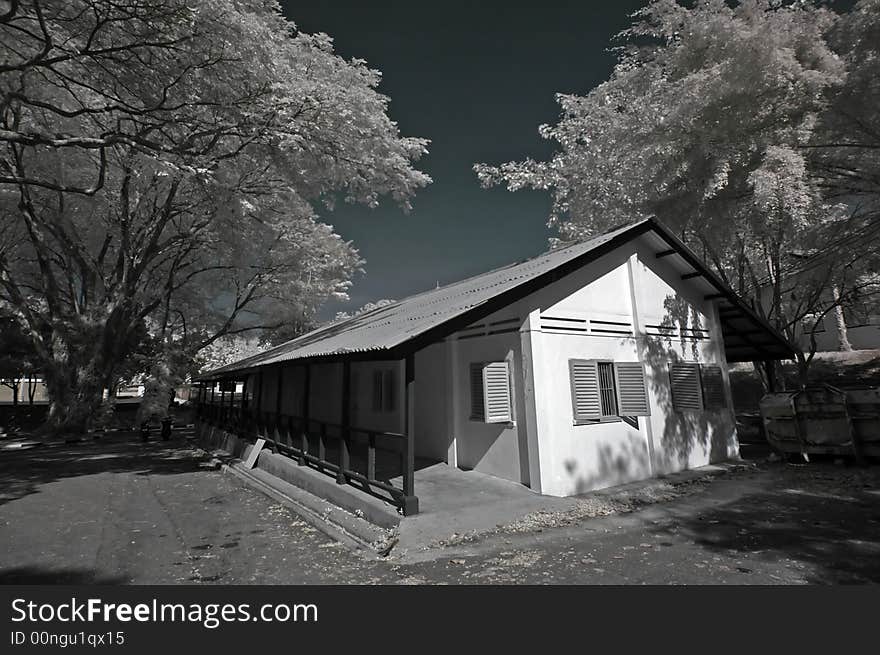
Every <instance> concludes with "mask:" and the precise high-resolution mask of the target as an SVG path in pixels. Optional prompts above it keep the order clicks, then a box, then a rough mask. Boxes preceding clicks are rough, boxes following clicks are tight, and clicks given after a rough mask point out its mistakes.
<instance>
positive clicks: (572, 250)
mask: <svg viewBox="0 0 880 655" xmlns="http://www.w3.org/2000/svg"><path fill="white" fill-rule="evenodd" d="M644 222H646V221H640V222H639V223H634V224H630V225H627V226H625V227H622V228H619V229H617V230H613V231H611V232H606V233H605V234H603V235H601V236H598V237H596V238H594V239H590V240H589V241H583V242H580V243H576V244H573V245H571V246H567V247H564V248H557V249H555V250H550V251H548V252H545V253H543V254H541V255H538V256H537V257H534V258H532V259H528V260H526V261H524V262H520V263H517V264H510V265H508V266H504V267H502V268H498V269H495V270H493V271H489V272H488V273H482V274H480V275H476V276H474V277H471V278H468V279H466V280H462V281H460V282H454V283H452V284H448V285H446V286H444V287H440V288H439V289H432V290H431V291H426V292H424V293H420V294H417V295H414V296H410V297H409V298H404V299H403V300H399V301H397V302H395V303H392V304H390V305H386V306H384V307H379V308H377V309H374V310H371V311H369V312H366V313H364V314H360V315H358V316H355V317H353V318H350V319H345V320H342V321H337V322H335V323H332V324H330V325H326V326H324V327H321V328H318V329H317V330H313V331H312V332H309V333H307V334H304V335H302V336H301V337H297V338H296V339H293V340H292V341H288V342H287V343H283V344H281V345H279V346H275V347H274V348H271V349H269V350H267V351H266V352H263V353H260V354H258V355H254V356H252V357H248V358H247V359H243V360H240V361H238V362H233V363H232V364H228V365H227V366H224V367H222V368H218V369H216V370H214V371H211V372H210V373H211V374H214V373H217V374H219V373H224V372H229V371H236V370H241V369H245V368H251V367H254V366H262V365H267V364H274V363H277V362H284V361H291V360H294V359H305V358H309V357H326V356H330V355H339V354H344V353H353V352H364V351H369V350H387V349H390V348H393V347H395V346H399V345H401V344H403V343H405V342H407V341H409V340H410V339H412V338H414V337H417V336H419V335H420V334H422V333H424V332H426V331H427V330H429V329H431V328H433V327H436V326H438V325H441V324H443V323H446V322H447V321H449V320H451V319H453V318H456V317H458V316H460V315H462V314H464V313H465V312H467V311H469V310H471V309H474V308H475V307H477V306H479V305H481V304H483V303H486V302H488V301H489V300H491V299H493V298H495V297H496V296H498V295H499V294H501V293H503V292H505V291H508V290H511V289H513V288H515V287H517V286H519V285H521V284H523V283H525V282H527V281H529V280H531V279H533V278H535V277H538V276H540V275H542V274H544V273H547V272H549V271H552V270H553V269H555V268H557V267H559V266H560V265H562V264H564V263H566V262H569V261H571V260H573V259H575V258H577V257H580V256H581V255H584V254H586V253H588V252H590V251H591V250H594V249H596V248H597V247H599V246H601V245H602V244H604V243H606V242H608V241H610V240H612V239H613V238H614V237H616V236H618V235H620V234H623V233H625V232H627V231H630V230H632V229H633V228H634V227H635V226H637V225H641V224H642V223H644Z"/></svg>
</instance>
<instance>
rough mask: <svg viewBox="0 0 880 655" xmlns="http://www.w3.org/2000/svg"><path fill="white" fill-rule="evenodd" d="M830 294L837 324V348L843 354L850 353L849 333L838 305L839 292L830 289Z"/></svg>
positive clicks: (840, 306) (841, 309)
mask: <svg viewBox="0 0 880 655" xmlns="http://www.w3.org/2000/svg"><path fill="white" fill-rule="evenodd" d="M831 294H832V295H833V296H834V302H835V303H836V304H835V306H834V320H835V323H836V324H837V348H838V350H841V351H843V352H850V351H852V349H853V347H852V344H851V343H850V342H849V333H848V332H847V329H846V318H845V317H844V315H843V306H842V305H841V304H840V290H839V289H838V288H837V286H833V287H831Z"/></svg>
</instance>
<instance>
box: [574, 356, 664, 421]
mask: <svg viewBox="0 0 880 655" xmlns="http://www.w3.org/2000/svg"><path fill="white" fill-rule="evenodd" d="M568 369H569V380H570V382H571V403H572V414H573V416H574V422H575V424H582V423H596V422H600V421H606V420H608V419H615V420H616V419H618V418H623V417H632V416H649V415H650V413H651V410H650V407H649V405H648V389H647V386H646V384H645V367H644V365H643V364H642V363H641V362H603V361H597V360H593V359H571V360H569V362H568ZM630 422H632V421H630Z"/></svg>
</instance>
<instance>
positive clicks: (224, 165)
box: [0, 0, 430, 429]
mask: <svg viewBox="0 0 880 655" xmlns="http://www.w3.org/2000/svg"><path fill="white" fill-rule="evenodd" d="M379 81H380V74H379V73H378V72H377V71H375V70H372V69H370V68H368V67H367V66H366V64H365V62H363V61H360V60H352V61H345V60H343V59H341V58H340V57H338V56H337V55H335V54H334V52H333V48H332V40H331V39H330V38H329V37H327V36H326V35H322V34H316V35H310V34H304V33H302V32H300V31H298V30H297V29H296V27H295V26H294V25H293V24H291V23H289V22H288V21H286V20H285V19H284V18H283V17H282V15H281V13H280V10H279V8H278V6H277V4H276V2H274V0H210V1H209V0H23V1H21V2H3V3H0V94H2V100H0V301H2V302H3V303H5V304H6V305H7V306H8V307H9V308H11V310H12V311H13V312H14V313H15V315H16V316H17V317H18V319H19V320H20V321H22V323H23V324H24V325H25V326H26V328H27V333H28V334H29V335H30V337H31V339H32V341H33V346H34V350H35V353H36V359H37V362H36V365H37V366H38V367H39V368H40V369H41V372H42V373H43V375H44V378H45V380H46V384H47V386H48V389H49V393H50V397H51V407H50V413H49V416H50V423H51V425H52V426H54V427H55V428H56V429H61V428H78V427H81V426H82V425H83V424H84V423H85V422H86V421H87V420H88V418H89V417H90V416H91V415H92V414H93V413H94V411H95V408H96V407H97V406H98V404H99V403H100V400H101V395H102V390H103V389H104V388H107V387H113V386H114V385H115V384H116V381H117V380H118V379H119V377H120V376H121V375H125V374H130V373H131V368H132V362H133V361H136V356H137V354H138V353H145V352H146V353H149V357H150V358H152V359H155V358H156V357H160V358H161V357H165V358H166V359H169V360H170V359H180V358H181V357H183V358H184V359H186V358H187V357H192V355H193V354H194V353H195V352H196V351H198V350H199V349H200V348H202V347H204V346H206V345H208V344H210V343H212V342H213V341H215V340H216V339H218V338H220V337H221V336H223V335H225V334H236V333H240V332H242V331H252V330H256V329H266V330H273V329H281V328H283V327H284V326H285V325H288V324H290V323H291V322H302V321H304V320H307V319H309V318H310V317H311V315H313V314H314V311H315V310H316V308H317V307H318V306H319V305H320V303H322V302H323V301H324V300H325V299H326V298H328V297H331V296H334V295H344V294H345V292H346V289H347V286H348V284H349V279H350V276H351V275H352V273H353V272H354V271H355V270H356V269H357V267H358V266H359V265H360V260H359V258H358V256H357V253H356V251H355V250H354V249H353V247H352V246H351V244H349V243H347V242H344V241H343V240H342V239H340V238H339V236H338V235H336V234H335V233H334V232H333V230H332V228H331V227H329V226H328V225H326V224H324V223H322V222H321V221H320V220H319V216H318V212H319V210H321V209H322V208H331V207H332V205H333V203H334V202H338V201H344V202H360V203H366V204H368V205H371V206H373V205H376V204H377V203H378V201H379V198H380V197H382V196H383V195H388V196H390V197H391V198H392V199H393V200H394V201H395V202H397V203H399V204H400V205H401V206H403V207H404V208H408V207H409V200H410V198H411V197H412V195H413V194H414V192H415V191H416V190H418V189H419V188H420V187H422V186H424V185H426V184H427V183H428V182H430V180H429V178H428V177H427V176H426V175H424V174H423V173H420V172H419V171H417V170H415V169H414V168H413V162H414V161H416V160H417V159H418V158H419V157H420V156H421V155H422V154H423V153H424V152H425V151H426V150H425V148H426V141H424V140H422V139H414V138H403V137H401V136H400V134H399V132H398V128H397V126H396V124H395V123H394V122H392V121H391V120H390V119H389V117H388V115H387V109H388V99H387V98H386V97H385V96H383V95H381V94H380V93H378V92H377V86H378V84H379ZM148 359H149V358H148ZM152 363H153V362H151V361H146V362H143V365H142V366H140V368H142V369H145V370H146V369H148V368H149V366H150V365H151V364H152Z"/></svg>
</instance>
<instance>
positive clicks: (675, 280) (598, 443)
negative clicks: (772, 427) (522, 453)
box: [521, 242, 737, 496]
mask: <svg viewBox="0 0 880 655" xmlns="http://www.w3.org/2000/svg"><path fill="white" fill-rule="evenodd" d="M634 254H635V255H639V257H638V259H637V260H634V261H635V262H636V263H635V265H634V266H632V265H628V260H629V259H630V256H631V255H634ZM631 271H632V272H631ZM631 276H632V277H633V282H632V283H631V282H630V278H631ZM688 288H689V285H687V284H685V283H682V281H681V277H680V273H678V272H677V271H674V270H672V269H671V268H668V267H666V266H664V265H663V264H662V262H660V261H658V260H657V259H656V257H655V256H654V252H653V251H652V250H650V249H647V248H646V249H644V250H640V249H639V245H638V243H637V242H634V243H633V244H631V246H630V247H624V248H621V249H619V250H617V251H615V252H613V253H611V254H609V255H608V256H606V257H603V258H601V259H599V260H597V261H596V262H593V263H592V264H590V265H588V266H586V267H584V268H583V269H581V270H579V271H577V272H576V273H573V274H571V275H569V276H566V277H565V278H563V279H562V280H559V281H557V282H555V283H553V284H551V285H548V286H547V287H545V288H544V289H541V290H540V291H538V292H536V293H535V294H532V295H531V296H529V297H527V298H525V299H524V300H523V301H521V303H522V304H523V305H524V307H523V309H522V310H521V311H522V312H525V311H528V310H531V311H535V310H537V311H538V312H539V315H538V317H537V320H536V321H535V322H537V323H538V325H537V329H536V326H535V325H534V324H533V325H531V327H530V329H529V345H530V347H531V350H532V353H531V358H532V368H533V376H534V403H535V423H536V432H537V434H536V435H535V436H536V444H537V448H536V450H537V451H538V453H537V454H538V458H539V461H540V491H541V492H542V493H546V494H550V495H557V496H565V495H572V494H577V493H582V492H585V491H589V490H592V489H600V488H603V487H608V486H612V485H616V484H621V483H624V482H628V481H632V480H638V479H643V478H646V477H650V476H651V475H657V474H661V473H668V472H671V471H677V470H682V469H685V468H690V467H694V466H700V465H703V464H707V463H709V462H710V461H717V460H721V459H725V458H727V457H730V456H731V455H734V454H736V452H737V444H736V432H735V427H734V422H733V416H732V412H731V411H730V409H729V407H728V409H725V410H723V411H713V412H699V413H694V414H685V413H680V412H676V411H674V410H673V409H672V405H671V395H670V392H669V375H668V365H669V363H670V362H673V361H679V360H683V361H695V362H702V363H721V364H723V363H724V362H723V344H722V343H721V340H720V334H719V333H718V332H717V331H714V332H712V330H713V323H712V321H713V320H714V319H713V316H714V310H713V308H712V306H711V304H710V303H708V302H707V301H705V300H704V299H703V297H702V295H701V294H700V293H698V292H689V291H688ZM633 291H634V292H635V293H633ZM633 300H635V304H634V302H633ZM634 307H635V308H636V309H637V310H638V311H634ZM639 311H640V312H641V314H639ZM553 318H556V319H559V318H576V319H587V320H602V321H608V322H611V323H628V324H629V325H632V326H633V328H634V330H635V331H636V332H637V331H638V330H639V327H640V326H644V325H645V324H651V325H657V324H661V323H663V322H668V321H673V322H674V323H678V322H683V323H684V324H685V325H686V326H690V327H699V326H702V327H704V329H707V330H710V333H712V338H710V339H707V340H702V341H695V340H691V339H682V338H679V337H676V338H674V339H670V338H661V337H650V336H648V337H644V338H641V340H640V339H638V338H636V336H619V335H613V334H600V333H598V332H596V331H593V329H592V328H591V330H590V332H589V333H571V332H565V331H562V330H556V329H554V328H553V325H554V324H555V325H559V324H560V323H559V322H558V321H557V322H556V323H554V322H553V321H552V320H549V319H553ZM570 359H608V360H613V361H644V362H645V364H646V373H647V385H648V392H649V393H648V396H649V403H650V408H651V416H650V417H647V418H639V419H638V428H636V427H633V426H631V425H629V424H627V423H626V422H624V421H619V420H618V421H614V422H609V423H598V424H590V425H575V424H574V420H573V414H572V404H571V389H570V382H569V372H568V361H569V360H570ZM725 380H726V376H725ZM728 393H729V391H728ZM728 397H729V396H728ZM537 487H538V485H533V488H537Z"/></svg>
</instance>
